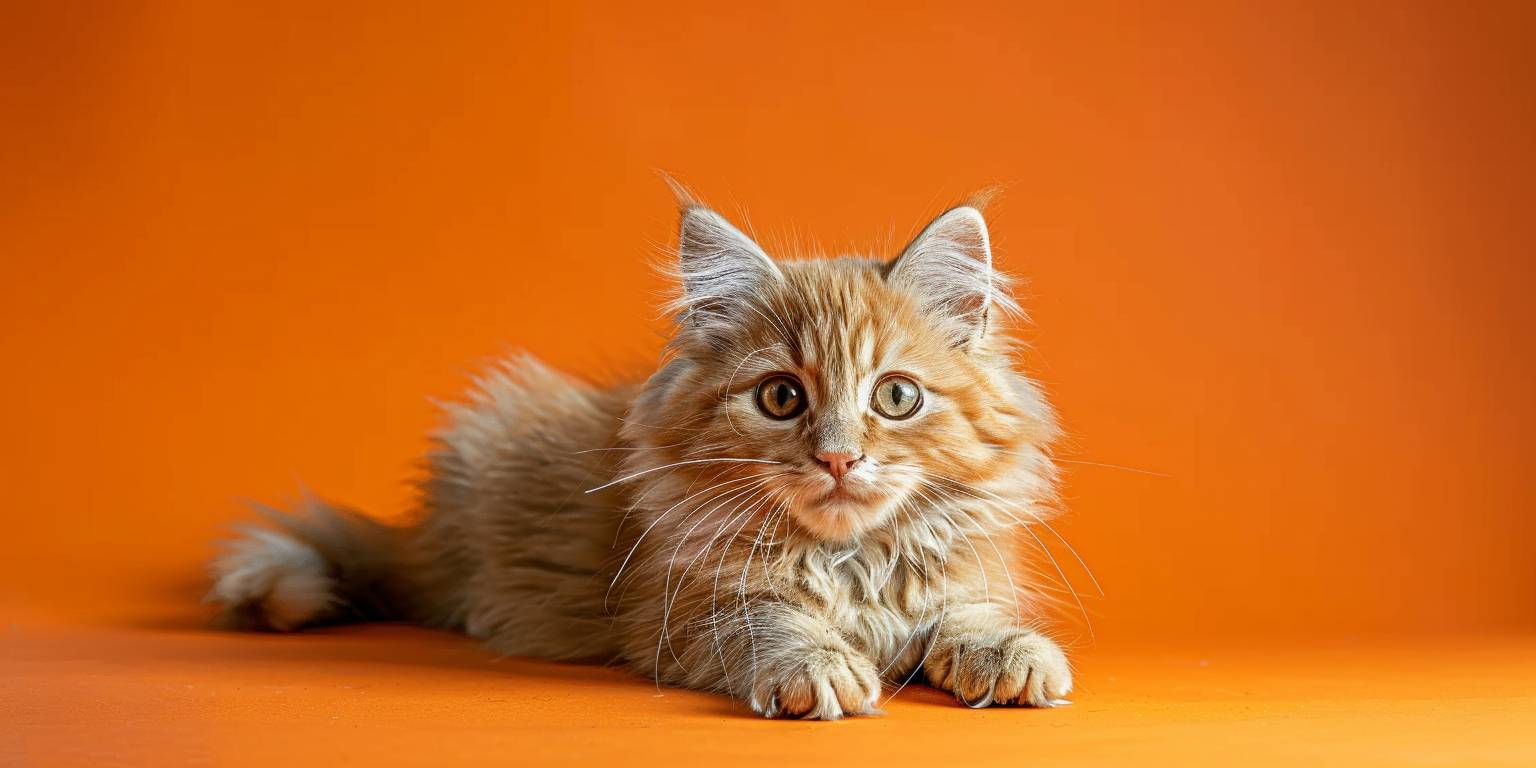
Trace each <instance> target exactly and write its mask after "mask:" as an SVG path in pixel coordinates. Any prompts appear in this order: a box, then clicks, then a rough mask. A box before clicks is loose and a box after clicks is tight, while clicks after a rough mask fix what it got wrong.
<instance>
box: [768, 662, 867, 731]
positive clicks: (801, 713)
mask: <svg viewBox="0 0 1536 768" xmlns="http://www.w3.org/2000/svg"><path fill="white" fill-rule="evenodd" d="M879 697H880V673H879V672H878V671H877V670H876V669H875V665H874V663H872V662H871V661H870V660H869V659H867V658H865V657H864V656H863V655H861V654H859V653H856V652H854V651H851V650H840V649H833V648H816V649H812V650H808V651H804V652H801V653H793V654H786V655H785V656H784V657H783V658H782V659H780V660H778V661H777V662H775V663H765V664H763V665H761V666H760V667H759V668H758V669H757V670H756V673H755V677H754V680H753V685H752V697H751V701H750V703H751V705H752V710H753V711H754V712H757V713H758V714H761V715H764V716H766V717H803V718H806V719H811V720H836V719H838V718H840V717H842V716H844V715H872V714H878V710H876V709H875V703H876V702H877V701H878V699H879Z"/></svg>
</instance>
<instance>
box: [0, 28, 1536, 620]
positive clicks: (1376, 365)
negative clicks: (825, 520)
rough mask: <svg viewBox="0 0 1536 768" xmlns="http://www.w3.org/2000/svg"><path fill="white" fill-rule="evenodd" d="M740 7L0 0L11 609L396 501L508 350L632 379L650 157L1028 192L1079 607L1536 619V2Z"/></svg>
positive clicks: (645, 311)
mask: <svg viewBox="0 0 1536 768" xmlns="http://www.w3.org/2000/svg"><path fill="white" fill-rule="evenodd" d="M746 5H748V4H731V3H718V2H715V3H691V2H683V3H667V4H663V5H662V6H657V5H656V4H646V7H638V4H637V5H636V6H635V7H621V6H617V5H616V6H614V7H596V6H577V5H574V4H565V3H550V4H532V3H528V4H512V3H487V4H483V5H480V6H456V7H454V8H452V9H451V10H450V9H435V10H428V9H427V8H426V7H421V8H415V9H411V8H408V7H404V6H396V5H391V4H379V3H359V4H355V5H351V6H348V5H344V4H329V3H327V4H314V3H302V2H300V3H260V4H245V5H227V6H225V5H218V4H211V3H186V4H179V5H177V4H136V3H79V4H71V3H19V4H18V3H7V4H6V6H5V8H4V9H3V10H0V35H3V36H4V40H3V44H0V59H3V61H0V64H3V67H0V87H3V89H4V91H3V100H0V104H3V109H4V116H3V118H0V174H3V178H0V258H3V270H4V274H3V280H0V313H3V322H0V339H3V341H0V355H3V358H0V359H3V360H4V361H5V364H6V375H5V376H3V377H0V397H3V402H4V403H5V404H6V405H7V421H8V422H9V423H8V428H7V429H6V430H5V432H6V435H7V439H6V440H5V441H4V445H3V448H0V450H3V452H4V453H3V455H0V466H3V467H4V472H5V483H4V487H5V489H6V493H7V497H6V499H5V501H4V503H3V505H0V510H3V511H0V515H3V519H4V526H3V529H0V530H3V535H0V584H3V588H0V589H3V593H0V594H3V598H0V599H3V600H4V602H5V604H6V607H7V608H8V610H9V613H8V615H9V616H13V617H14V616H33V617H49V618H62V619H72V618H79V617H104V616H115V617H120V616H129V615H137V614H142V613H143V612H144V611H145V610H147V609H146V608H145V606H176V605H180V606H182V608H181V610H184V611H185V610H193V609H191V608H189V606H191V605H192V599H193V598H195V597H196V596H197V595H198V589H199V587H198V585H197V580H198V574H199V572H200V567H201V566H200V564H201V562H202V561H203V559H204V558H205V557H206V556H207V554H208V553H209V552H210V551H211V550H210V547H209V542H210V540H211V539H212V538H214V537H215V536H216V535H218V534H219V533H220V531H221V526H223V525H224V524H226V523H227V522H229V521H232V520H236V519H240V518H243V517H244V516H245V515H246V513H245V511H244V510H243V508H242V507H241V506H240V503H239V501H240V499H242V498H256V499H262V500H281V499H282V498H284V497H288V496H291V495H293V494H294V493H295V492H296V491H297V489H298V488H299V486H300V483H302V484H304V485H308V486H311V487H313V488H315V489H317V490H318V491H320V492H322V493H324V494H327V495H330V496H332V497H334V498H336V499H339V500H342V501H345V502H349V503H353V504H356V505H359V506H361V507H363V508H366V509H370V510H374V511H377V512H378V513H379V514H382V515H394V514H398V513H400V512H401V511H402V510H404V509H405V508H406V507H407V505H408V503H409V499H410V490H409V486H408V485H407V482H406V481H407V480H408V478H409V477H410V476H411V474H412V467H413V462H414V461H415V458H416V457H417V456H419V455H420V454H421V452H422V451H423V449H424V447H425V434H426V433H427V431H428V430H429V428H430V427H431V426H432V425H433V423H434V420H435V418H436V416H435V413H434V409H433V406H432V405H431V404H430V403H429V400H428V398H429V396H430V397H450V396H453V395H454V394H455V393H456V392H458V391H459V390H460V388H461V387H462V386H463V385H464V383H465V380H466V376H467V374H469V373H470V372H472V371H474V370H475V369H476V368H477V367H478V366H480V365H482V364H483V363H484V362H485V361H487V360H489V359H491V358H492V357H494V356H496V355H498V354H502V353H504V352H507V351H511V350H514V349H526V350H529V351H531V352H533V353H535V354H536V355H538V356H540V357H542V358H544V359H546V360H548V361H551V362H552V363H555V364H557V365H559V366H562V367H566V368H568V369H571V370H575V371H579V372H585V373H589V374H599V373H604V372H609V371H620V372H643V371H644V370H645V368H646V366H647V365H648V363H649V361H651V360H652V359H654V356H655V354H656V352H657V350H658V348H659V344H660V332H661V331H662V329H663V328H664V325H663V323H662V322H661V321H660V320H659V319H658V317H657V316H656V312H655V309H654V306H655V299H656V295H657V293H658V292H659V291H660V290H661V289H662V288H663V285H662V283H661V282H660V279H659V278H657V277H656V276H654V275H653V273H652V272H651V271H649V267H648V263H649V262H650V261H651V260H653V259H655V258H656V257H657V256H658V254H659V253H660V252H661V249H662V248H664V247H665V245H666V243H667V242H668V241H669V239H670V237H671V236H672V227H673V224H674V217H673V212H672V209H671V201H670V198H669V194H668V192H667V190H666V188H665V187H664V185H663V184H662V183H661V182H660V181H659V179H658V177H657V175H656V174H655V172H654V170H655V169H657V168H664V169H667V170H669V171H671V172H673V173H675V174H677V175H678V176H680V177H681V178H682V179H684V180H686V181H687V182H689V183H691V184H693V185H694V186H696V187H697V188H698V189H699V191H700V192H701V193H702V194H703V195H704V196H705V197H706V198H707V199H710V200H711V201H713V202H715V203H716V204H717V205H719V206H720V207H722V208H723V209H724V210H726V211H727V212H729V213H732V214H736V213H740V212H742V211H748V212H750V214H751V216H750V219H751V222H752V224H753V225H755V227H756V228H757V230H758V231H759V232H760V233H765V239H766V240H767V241H768V242H769V243H773V242H793V241H798V242H812V243H818V244H821V245H823V246H825V247H826V248H828V249H830V250H837V249H845V248H848V249H857V250H863V251H868V250H874V251H877V252H881V253H887V254H889V253H890V252H891V249H892V247H894V246H895V245H896V244H898V243H899V242H901V241H902V240H903V239H904V238H905V237H906V236H907V235H909V234H910V233H911V232H912V231H913V229H914V228H915V227H916V226H918V225H919V224H921V223H922V222H923V221H924V220H925V217H927V216H929V215H931V214H933V213H935V212H936V211H937V210H939V207H940V206H941V205H942V204H943V203H945V202H948V201H952V200H955V199H958V198H960V197H961V196H963V195H965V194H966V193H968V192H971V191H973V190H975V189H977V188H980V187H983V186H987V185H991V184H995V183H1001V184H1003V185H1005V187H1006V192H1005V194H1004V196H1003V198H1002V201H1001V203H1000V204H999V205H998V206H997V207H996V208H995V209H994V212H993V226H994V230H995V235H996V242H997V243H998V248H999V250H1000V260H1001V262H1002V263H1003V264H1004V265H1005V266H1006V267H1007V268H1009V269H1011V270H1013V271H1015V272H1017V273H1019V274H1022V275H1025V276H1027V277H1028V278H1029V284H1028V288H1027V291H1026V297H1025V298H1026V305H1027V307H1028V308H1029V311H1030V312H1031V314H1032V316H1033V319H1034V321H1035V325H1034V327H1033V328H1032V329H1031V330H1030V332H1029V334H1028V335H1029V338H1030V339H1031V340H1032V343H1033V348H1032V350H1031V351H1030V352H1029V353H1028V354H1027V355H1026V361H1025V362H1026V364H1027V365H1028V366H1029V367H1030V368H1031V369H1032V370H1033V371H1034V372H1035V374H1036V375H1037V376H1038V377H1039V378H1040V379H1041V380H1042V381H1043V382H1044V383H1045V384H1046V386H1047V387H1048V388H1049V390H1050V391H1051V393H1052V394H1053V397H1054V399H1055V402H1056V403H1057V404H1058V406H1059V407H1060V409H1061V411H1062V413H1063V415H1064V418H1065V422H1066V425H1067V426H1068V428H1069V430H1070V433H1071V438H1070V440H1069V441H1068V443H1067V444H1066V445H1065V446H1064V447H1063V453H1062V455H1063V456H1064V457H1065V458H1067V459H1069V460H1072V461H1074V462H1083V463H1072V464H1068V465H1067V467H1068V469H1069V470H1070V472H1069V476H1068V482H1067V497H1068V499H1069V501H1070V508H1071V515H1070V517H1069V518H1067V519H1066V520H1065V521H1064V522H1063V524H1062V525H1061V526H1060V528H1061V530H1062V533H1063V534H1065V535H1066V537H1067V538H1068V539H1070V540H1071V541H1072V542H1073V543H1074V544H1075V545H1076V547H1077V549H1078V550H1079V551H1080V552H1081V553H1082V555H1083V557H1084V558H1085V559H1086V560H1087V561H1088V563H1089V565H1090V566H1092V567H1093V569H1094V571H1095V572H1096V574H1097V576H1098V578H1099V580H1100V581H1101V582H1102V583H1103V585H1104V588H1105V591H1106V593H1107V597H1105V598H1102V599H1093V600H1091V601H1090V604H1089V608H1090V610H1091V611H1092V613H1093V614H1094V616H1095V622H1094V623H1095V630H1096V632H1097V635H1098V637H1099V641H1100V643H1110V644H1113V643H1119V642H1125V643H1131V642H1141V641H1146V640H1151V639H1161V638H1164V637H1181V636H1189V635H1192V634H1194V633H1201V634H1211V633H1231V634H1241V635H1254V634H1265V635H1275V634H1281V635H1291V634H1296V633H1304V632H1309V631H1313V630H1326V631H1327V632H1328V633H1344V634H1349V633H1373V632H1404V633H1409V632H1411V633H1422V632H1439V631H1487V630H1503V629H1512V628H1521V627H1524V628H1529V627H1532V626H1536V578H1533V572H1532V564H1531V560H1530V547H1531V544H1530V542H1531V539H1532V535H1533V534H1536V516H1533V515H1532V514H1531V513H1532V502H1533V487H1532V479H1531V474H1530V469H1531V467H1530V456H1531V454H1530V449H1529V440H1530V435H1531V434H1532V433H1533V431H1536V405H1533V399H1532V397H1531V383H1532V373H1533V370H1532V367H1533V366H1532V360H1531V355H1530V352H1531V349H1530V346H1531V337H1532V330H1533V325H1536V322H1533V321H1536V316H1533V315H1536V309H1533V305H1536V303H1533V302H1532V301H1530V299H1529V298H1528V294H1529V292H1530V289H1531V285H1532V278H1533V276H1536V275H1533V272H1536V267H1533V259H1532V248H1531V242H1532V240H1531V235H1532V225H1531V214H1532V204H1533V196H1532V187H1531V179H1532V178H1533V174H1536V152H1533V142H1532V139H1531V137H1532V135H1533V129H1536V122H1533V120H1532V118H1533V114H1532V113H1533V109H1536V99H1533V98H1532V96H1533V93H1532V88H1531V85H1532V78H1531V73H1532V72H1533V71H1536V61H1533V57H1532V53H1531V51H1532V50H1533V48H1532V46H1531V45H1530V44H1529V43H1530V40H1529V31H1530V30H1531V29H1532V28H1533V27H1532V22H1533V18H1532V14H1531V13H1530V12H1529V8H1530V6H1529V4H1523V3H1514V4H1511V5H1509V6H1507V7H1500V6H1494V5H1482V6H1481V7H1479V8H1477V9H1471V8H1463V7H1461V6H1463V5H1466V4H1426V6H1425V7H1417V8H1410V7H1408V6H1407V5H1405V4H1383V5H1381V6H1380V7H1375V8H1372V7H1370V6H1367V5H1355V4H1333V3H1318V4H1315V5H1313V6H1311V7H1302V6H1300V5H1298V4H1272V7H1268V8H1267V9H1264V10H1254V9H1249V10H1244V11H1241V12H1239V11H1238V10H1236V9H1237V7H1238V5H1237V4H1229V3H1210V4H1193V5H1185V4H1181V5H1179V6H1178V7H1176V8H1175V7H1171V6H1164V7H1161V8H1149V7H1141V6H1140V5H1136V6H1092V5H1082V4H1075V3H1074V4H1067V5H1066V6H1058V7H1055V8H1052V9H1045V8H1023V7H1020V6H1018V5H1017V4H1013V3H997V4H956V3H940V4H932V5H927V6H921V5H913V4H900V5H896V6H893V7H887V8H883V9H880V10H874V9H868V10H859V11H854V10H847V9H843V10H839V9H835V8H829V7H823V6H820V5H785V6H775V7H772V8H766V7H764V8H757V7H754V8H747V7H744V6H746ZM751 5H758V4H751ZM1100 464H1108V465H1116V466H1118V467H1124V468H1125V469H1119V468H1112V467H1107V466H1100ZM1069 575H1071V576H1072V577H1073V581H1074V583H1075V584H1077V585H1078V586H1079V587H1080V588H1086V587H1087V586H1088V585H1087V580H1086V576H1085V575H1083V574H1081V573H1080V572H1077V571H1076V569H1075V568H1072V569H1069Z"/></svg>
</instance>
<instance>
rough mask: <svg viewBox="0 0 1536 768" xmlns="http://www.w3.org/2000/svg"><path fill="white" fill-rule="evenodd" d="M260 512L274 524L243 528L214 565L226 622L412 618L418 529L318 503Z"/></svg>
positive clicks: (265, 626)
mask: <svg viewBox="0 0 1536 768" xmlns="http://www.w3.org/2000/svg"><path fill="white" fill-rule="evenodd" d="M258 509H259V510H260V511H261V512H262V513H263V514H264V515H265V516H266V517H267V518H268V519H269V520H270V521H271V522H272V527H270V528H261V527H256V526H248V527H242V528H241V529H240V534H241V535H240V536H239V537H238V538H235V539H233V540H230V541H227V542H224V544H225V548H224V551H223V552H222V553H220V554H219V555H218V556H217V557H215V558H214V559H213V562H212V563H210V564H209V571H210V573H211V575H212V576H213V590H212V591H211V592H209V593H208V598H207V600H208V602H212V603H217V604H219V605H220V606H221V609H222V610H221V612H220V615H219V618H218V623H219V624H221V625H223V626H226V627H230V628H233V629H256V630H276V631H280V632H288V631H292V630H296V629H299V628H301V627H304V626H308V625H313V624H325V623H340V622H350V621H368V620H376V619H393V618H406V616H407V615H408V614H409V612H410V611H409V601H410V598H411V589H410V585H409V583H408V579H409V575H410V572H411V568H410V567H409V563H408V562H407V558H408V556H409V555H408V549H409V543H410V542H409V536H410V534H411V529H409V528H405V527H400V526H392V525H386V524H384V523H381V522H378V521H377V520H373V519H371V518H369V517H367V516H365V515H363V514H362V513H359V512H356V511H353V510H350V509H345V508H342V507H335V506H331V505H329V504H326V503H325V502H322V501H319V500H317V499H313V498H306V499H305V500H304V501H303V502H301V503H300V504H299V505H298V508H297V509H296V510H294V511H292V512H285V511H282V510H277V509H271V508H267V507H258Z"/></svg>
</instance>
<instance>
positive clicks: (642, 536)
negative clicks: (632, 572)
mask: <svg viewBox="0 0 1536 768" xmlns="http://www.w3.org/2000/svg"><path fill="white" fill-rule="evenodd" d="M757 477H758V475H747V476H746V477H736V478H731V479H728V480H723V481H721V482H719V483H716V484H714V485H711V486H710V487H708V488H705V489H704V490H702V491H698V492H695V493H692V494H690V495H688V496H685V497H683V499H682V500H681V501H679V502H677V503H676V504H673V505H672V506H670V507H668V508H667V509H666V511H664V512H662V513H661V514H659V515H657V516H656V519H655V520H652V521H651V524H650V525H649V526H647V527H646V529H645V530H644V531H643V532H641V534H640V536H639V537H638V538H636V539H635V543H634V545H633V546H631V547H630V548H629V552H628V553H627V554H625V555H624V560H623V561H622V562H620V563H619V569H618V570H617V571H615V572H614V574H613V581H612V582H610V583H609V584H608V591H607V593H605V594H604V595H603V606H604V607H605V608H606V607H607V606H608V600H609V598H610V597H611V596H612V595H613V587H614V585H615V584H617V583H618V582H619V578H620V577H621V576H623V575H624V569H625V568H626V567H627V566H628V565H629V561H630V559H631V558H633V557H634V555H635V551H636V550H637V549H639V548H640V543H641V542H643V541H645V537H646V536H647V535H649V534H650V532H651V531H652V530H654V529H655V528H656V526H657V525H658V524H660V523H661V521H662V520H664V519H666V517H667V515H669V514H671V512H672V511H673V510H675V509H677V508H678V507H679V506H681V505H683V504H684V503H686V502H687V501H688V500H689V499H692V498H694V497H696V496H699V495H700V494H704V493H708V492H710V491H712V490H715V489H717V488H720V487H722V486H725V485H728V484H731V483H737V482H749V481H752V480H755V479H757Z"/></svg>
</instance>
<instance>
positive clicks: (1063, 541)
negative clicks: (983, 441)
mask: <svg viewBox="0 0 1536 768" xmlns="http://www.w3.org/2000/svg"><path fill="white" fill-rule="evenodd" d="M933 477H935V478H938V479H940V480H943V481H945V482H947V483H950V484H951V485H954V486H956V487H959V488H962V489H965V490H966V491H967V492H969V493H973V494H974V493H977V492H981V493H985V494H987V496H988V497H990V498H992V499H993V500H995V501H997V502H998V503H1000V504H1003V505H1004V508H1003V509H1004V512H1007V511H1008V509H1009V508H1012V509H1017V510H1019V511H1021V512H1024V513H1026V514H1028V515H1029V516H1030V517H1032V518H1034V522H1036V523H1038V524H1039V525H1041V526H1043V527H1044V528H1045V529H1046V530H1047V531H1050V532H1051V535H1052V536H1054V537H1056V540H1057V541H1059V542H1061V545H1062V546H1064V547H1066V548H1067V551H1068V552H1070V553H1071V554H1072V557H1073V559H1075V560H1077V565H1078V567H1080V568H1082V569H1083V573H1084V574H1086V575H1087V576H1088V580H1089V581H1090V582H1092V583H1093V589H1094V591H1095V592H1097V593H1098V595H1099V597H1104V588H1103V587H1102V586H1100V585H1099V579H1098V577H1097V576H1094V575H1093V569H1092V568H1089V567H1088V563H1087V562H1085V561H1084V560H1083V556H1082V555H1080V554H1078V553H1077V548H1076V547H1073V546H1072V544H1071V542H1069V541H1067V539H1066V537H1065V536H1062V535H1061V532H1059V531H1057V530H1056V528H1055V526H1053V525H1051V524H1050V523H1049V522H1047V521H1046V520H1045V518H1043V517H1041V516H1040V514H1039V513H1038V512H1035V511H1034V510H1032V509H1030V508H1029V507H1027V506H1024V505H1022V504H1019V503H1018V502H1016V501H1014V500H1012V499H1006V498H1003V497H1002V496H999V495H997V494H996V493H993V492H992V491H989V490H987V489H985V488H973V487H972V486H969V485H966V484H964V483H961V482H960V481H958V480H953V479H950V478H947V477H941V476H939V475H933ZM1010 517H1013V519H1014V520H1016V521H1018V522H1019V523H1020V524H1021V525H1025V526H1028V525H1029V523H1028V522H1025V521H1022V520H1018V517H1017V516H1013V515H1010ZM1042 546H1043V542H1042Z"/></svg>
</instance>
